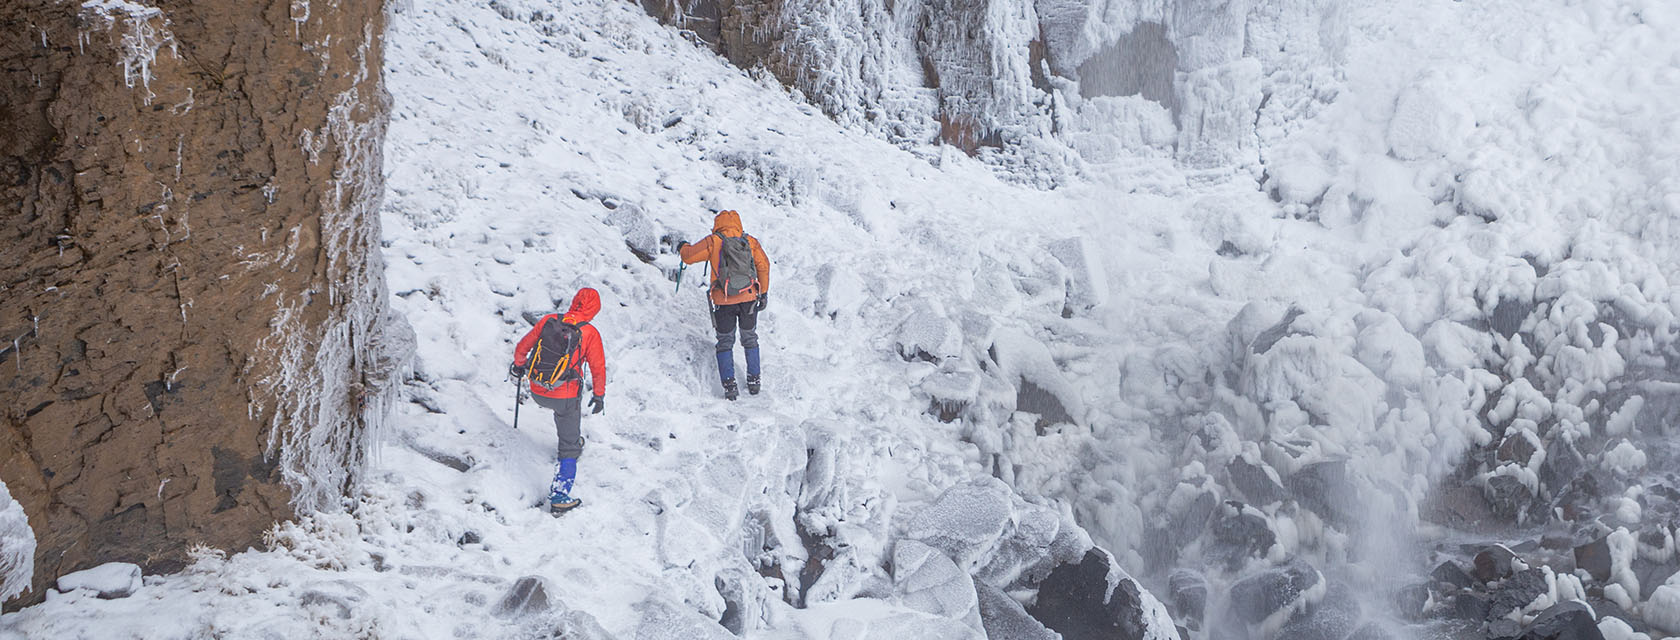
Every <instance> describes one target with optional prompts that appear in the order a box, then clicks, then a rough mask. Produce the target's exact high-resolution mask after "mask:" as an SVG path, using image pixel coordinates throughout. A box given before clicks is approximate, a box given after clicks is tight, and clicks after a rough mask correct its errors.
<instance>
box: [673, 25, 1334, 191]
mask: <svg viewBox="0 0 1680 640" xmlns="http://www.w3.org/2000/svg"><path fill="white" fill-rule="evenodd" d="M1250 4H1251V3H1249V2H1247V0H1170V1H1167V2H1142V3H1097V2H1089V1H1088V0H1034V1H1010V0H915V1H910V2H883V1H882V0H852V1H849V2H838V3H836V2H813V1H811V0H669V1H659V0H642V6H643V8H644V9H646V10H647V11H648V12H649V13H650V14H652V15H654V16H655V17H658V18H659V19H660V20H662V21H664V22H666V23H668V24H672V25H675V26H678V27H680V28H682V29H684V30H686V31H688V32H689V33H691V34H692V37H693V39H694V40H695V41H697V42H700V43H704V44H706V45H708V46H710V47H712V48H713V49H715V50H716V51H718V52H719V53H721V54H723V55H724V56H726V57H728V58H729V60H730V61H731V62H733V63H734V64H736V65H738V66H740V67H742V68H748V69H752V68H757V69H763V70H764V71H766V72H768V73H769V74H771V75H773V76H774V77H775V78H776V79H777V80H779V81H781V83H782V84H784V85H786V86H788V87H790V88H791V89H793V90H794V91H796V92H797V93H798V95H800V96H801V97H803V98H805V99H806V100H808V101H810V102H811V103H813V104H815V105H817V106H820V107H822V109H823V110H824V112H826V113H827V114H828V115H829V116H831V117H833V118H835V119H836V120H839V121H841V122H843V123H846V124H848V125H852V126H856V127H860V128H863V129H866V130H869V131H872V132H874V133H876V134H878V135H881V136H883V137H885V138H887V139H889V140H892V141H893V142H895V143H899V144H903V145H906V146H910V145H915V144H922V143H927V142H932V141H935V140H938V141H940V142H943V143H946V144H951V145H955V146H958V147H960V148H962V149H963V150H964V151H967V152H968V153H970V154H978V155H982V156H986V157H987V158H988V159H989V160H992V161H995V162H1000V163H1002V164H1006V165H1009V166H1013V167H1015V168H1016V169H1017V170H1016V171H1013V172H1011V173H1012V174H1013V175H1010V176H1008V177H1010V178H1011V179H1021V176H1022V175H1025V176H1038V175H1039V174H1040V171H1039V170H1041V169H1045V168H1051V169H1057V168H1060V169H1065V168H1067V166H1068V165H1069V164H1070V163H1074V164H1077V163H1080V162H1083V163H1092V164H1101V163H1105V162H1109V161H1112V160H1114V159H1116V158H1117V157H1119V156H1123V155H1129V156H1133V157H1136V156H1155V157H1167V158H1174V159H1176V160H1177V161H1179V162H1180V163H1181V164H1182V165H1184V166H1185V167H1187V168H1191V169H1214V168H1225V167H1241V166H1247V165H1252V164H1255V163H1256V162H1257V160H1258V158H1257V151H1256V146H1257V145H1256V140H1255V133H1254V119H1255V116H1256V113H1257V112H1258V110H1259V109H1260V106H1261V98H1262V79H1263V78H1262V66H1261V64H1260V63H1259V62H1257V61H1256V60H1255V59H1253V58H1252V57H1250V58H1245V57H1244V54H1245V51H1246V49H1245V48H1246V47H1249V46H1250V45H1252V44H1254V43H1252V42H1250V40H1251V38H1250V36H1249V34H1248V33H1247V24H1248V21H1249V18H1250V14H1251V12H1252V11H1255V10H1256V9H1255V8H1253V7H1251V6H1250ZM1297 4H1300V5H1304V6H1309V7H1310V6H1313V5H1314V3H1313V2H1305V3H1294V4H1291V5H1290V6H1292V7H1293V6H1295V5H1297ZM1299 22H1300V24H1303V25H1307V26H1304V27H1301V29H1300V30H1301V31H1304V32H1308V35H1309V36H1310V35H1311V33H1310V32H1311V31H1312V28H1313V27H1312V24H1313V22H1312V21H1310V20H1302V21H1299ZM1291 24H1294V23H1291ZM1270 35H1276V36H1278V37H1283V36H1291V37H1295V36H1299V37H1301V38H1307V37H1308V36H1303V35H1301V34H1295V33H1292V32H1291V33H1289V34H1281V35H1279V34H1270ZM1308 39H1310V38H1308ZM1263 44H1265V43H1263ZM1250 53H1253V52H1250ZM1262 53H1263V52H1262ZM1257 55H1258V54H1257ZM1052 141H1056V142H1059V143H1061V144H1055V143H1053V142H1052ZM1075 158H1077V159H1075ZM1022 168H1025V169H1027V170H1026V171H1021V170H1020V169H1022ZM1035 179H1036V181H1038V182H1040V183H1043V184H1044V185H1045V186H1053V184H1054V183H1055V180H1054V179H1048V180H1046V179H1043V178H1035Z"/></svg>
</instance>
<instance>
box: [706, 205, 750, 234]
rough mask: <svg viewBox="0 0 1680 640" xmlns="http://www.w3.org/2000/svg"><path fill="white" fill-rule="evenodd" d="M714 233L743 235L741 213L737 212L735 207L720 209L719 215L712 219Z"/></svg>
mask: <svg viewBox="0 0 1680 640" xmlns="http://www.w3.org/2000/svg"><path fill="white" fill-rule="evenodd" d="M712 233H722V234H723V235H726V236H730V237H734V236H739V235H741V234H742V233H743V231H742V230H741V214H738V213H735V211H734V210H733V209H725V210H723V211H719V212H718V214H717V217H716V218H713V219H712Z"/></svg>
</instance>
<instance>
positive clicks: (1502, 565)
mask: <svg viewBox="0 0 1680 640" xmlns="http://www.w3.org/2000/svg"><path fill="white" fill-rule="evenodd" d="M1516 561H1517V554H1515V553H1512V552H1511V550H1510V549H1509V548H1507V547H1506V546H1505V545H1502V544H1495V545H1489V546H1486V547H1483V548H1482V549H1481V550H1480V551H1477V552H1476V557H1475V558H1474V559H1472V560H1471V563H1472V565H1471V566H1472V567H1473V570H1472V571H1471V575H1473V576H1475V578H1476V581H1478V582H1481V583H1482V584H1487V583H1489V582H1494V581H1496V580H1504V579H1505V578H1508V577H1510V576H1511V574H1512V573H1515V572H1516V569H1515V568H1514V567H1513V566H1512V565H1513V563H1514V562H1516Z"/></svg>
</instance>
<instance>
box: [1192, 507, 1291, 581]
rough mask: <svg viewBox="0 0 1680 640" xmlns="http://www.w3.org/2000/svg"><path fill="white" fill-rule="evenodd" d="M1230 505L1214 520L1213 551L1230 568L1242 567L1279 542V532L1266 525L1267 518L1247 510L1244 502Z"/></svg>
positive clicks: (1211, 553) (1214, 555) (1210, 551)
mask: <svg viewBox="0 0 1680 640" xmlns="http://www.w3.org/2000/svg"><path fill="white" fill-rule="evenodd" d="M1225 504H1226V508H1225V509H1224V510H1223V512H1221V513H1220V514H1219V518H1218V519H1217V520H1215V521H1214V522H1213V527H1212V534H1213V535H1212V538H1213V543H1214V544H1213V545H1212V547H1211V548H1210V549H1209V554H1210V555H1212V556H1213V557H1215V558H1218V559H1220V560H1223V561H1224V562H1225V564H1226V566H1227V567H1228V568H1230V569H1233V570H1234V569H1238V568H1240V567H1242V565H1243V563H1244V562H1246V561H1247V560H1248V558H1251V557H1262V556H1264V555H1265V554H1266V550H1267V549H1270V548H1272V544H1274V543H1276V542H1277V534H1275V533H1273V532H1272V530H1271V528H1270V527H1268V526H1267V524H1266V518H1265V517H1263V516H1261V515H1260V514H1258V513H1254V512H1252V511H1247V510H1245V509H1243V504H1242V503H1240V502H1227V503H1225Z"/></svg>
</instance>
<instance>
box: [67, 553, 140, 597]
mask: <svg viewBox="0 0 1680 640" xmlns="http://www.w3.org/2000/svg"><path fill="white" fill-rule="evenodd" d="M139 588H140V567H139V566H138V565H134V564H130V563H127V562H107V563H105V564H102V565H99V566H97V567H94V568H92V569H83V570H81V571H76V572H73V573H66V574H64V575H62V576H59V577H58V590H59V591H74V590H76V589H87V590H89V591H92V592H94V593H96V594H99V597H101V598H105V599H107V600H109V599H113V598H127V597H128V596H130V595H133V594H134V592H135V590H137V589H139Z"/></svg>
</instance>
